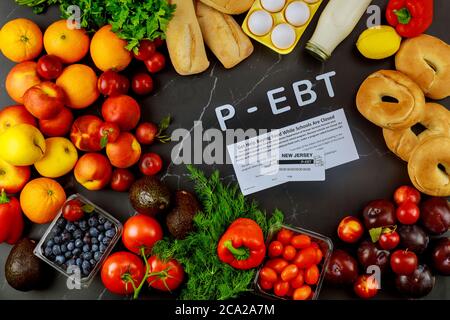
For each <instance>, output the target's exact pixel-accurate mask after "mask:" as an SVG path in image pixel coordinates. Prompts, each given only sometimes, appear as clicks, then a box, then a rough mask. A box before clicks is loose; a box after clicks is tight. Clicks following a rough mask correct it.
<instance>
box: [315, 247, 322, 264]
mask: <svg viewBox="0 0 450 320" xmlns="http://www.w3.org/2000/svg"><path fill="white" fill-rule="evenodd" d="M322 259H323V253H322V250H320V249H319V248H316V264H319V263H320V262H321V261H322Z"/></svg>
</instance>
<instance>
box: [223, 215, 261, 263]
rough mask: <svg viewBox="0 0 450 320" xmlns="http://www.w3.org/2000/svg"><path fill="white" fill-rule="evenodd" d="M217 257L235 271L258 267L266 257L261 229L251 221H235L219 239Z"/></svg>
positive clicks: (245, 219) (243, 219)
mask: <svg viewBox="0 0 450 320" xmlns="http://www.w3.org/2000/svg"><path fill="white" fill-rule="evenodd" d="M217 255H218V256H219V259H220V261H222V262H225V263H228V264H229V265H231V266H232V267H233V268H236V269H241V270H247V269H251V268H255V267H257V266H259V265H260V264H261V263H262V261H263V260H264V257H265V255H266V245H265V243H264V235H263V232H262V230H261V227H260V226H259V225H258V224H257V223H256V222H255V221H253V220H252V219H247V218H239V219H236V220H235V221H234V222H233V223H232V224H231V225H230V226H229V227H228V229H227V231H226V232H225V233H224V234H223V236H222V238H221V239H220V241H219V244H218V246H217Z"/></svg>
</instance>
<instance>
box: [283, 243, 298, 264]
mask: <svg viewBox="0 0 450 320" xmlns="http://www.w3.org/2000/svg"><path fill="white" fill-rule="evenodd" d="M296 254H297V250H295V248H294V247H293V246H291V245H287V246H286V247H284V250H283V258H284V259H285V260H287V261H291V260H293V259H294V258H295V255H296Z"/></svg>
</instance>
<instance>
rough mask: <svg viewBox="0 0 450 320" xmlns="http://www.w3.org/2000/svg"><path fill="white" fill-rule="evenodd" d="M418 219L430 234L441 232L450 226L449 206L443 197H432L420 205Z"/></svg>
mask: <svg viewBox="0 0 450 320" xmlns="http://www.w3.org/2000/svg"><path fill="white" fill-rule="evenodd" d="M420 221H421V223H422V225H423V226H424V228H425V229H426V230H427V231H428V232H430V233H432V234H443V233H445V232H446V231H447V230H448V228H450V207H449V205H448V202H447V200H446V199H445V198H438V197H433V198H430V199H428V200H426V201H424V202H422V205H421V206H420Z"/></svg>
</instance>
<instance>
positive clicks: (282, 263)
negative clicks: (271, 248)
mask: <svg viewBox="0 0 450 320" xmlns="http://www.w3.org/2000/svg"><path fill="white" fill-rule="evenodd" d="M288 265H289V262H287V261H286V260H284V259H281V258H275V259H271V260H269V261H267V262H266V267H269V268H272V269H273V270H275V271H276V272H277V273H278V274H281V272H283V270H284V268H286V267H287V266H288Z"/></svg>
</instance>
